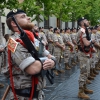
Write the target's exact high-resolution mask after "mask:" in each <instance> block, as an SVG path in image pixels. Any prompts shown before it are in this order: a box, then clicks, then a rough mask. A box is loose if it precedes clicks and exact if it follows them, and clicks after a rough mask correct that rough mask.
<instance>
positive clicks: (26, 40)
mask: <svg viewBox="0 0 100 100" xmlns="http://www.w3.org/2000/svg"><path fill="white" fill-rule="evenodd" d="M12 20H13V21H14V22H15V24H16V25H17V27H18V29H19V31H20V38H21V40H22V41H23V42H24V44H25V45H26V47H27V50H28V51H29V53H30V54H31V55H32V57H33V58H35V60H39V61H40V62H41V63H43V62H44V61H45V60H46V59H47V57H42V58H39V55H38V51H37V50H36V49H35V47H34V46H33V44H32V43H31V41H30V39H29V38H28V36H27V34H26V33H25V32H24V31H23V29H22V28H21V27H20V26H19V25H18V23H17V21H16V19H15V17H14V16H12ZM40 43H41V42H40ZM51 71H52V70H51ZM41 75H42V77H44V76H45V75H46V77H47V79H48V80H49V82H50V83H51V84H53V83H54V75H53V74H52V73H51V72H50V71H49V70H43V69H42V71H41Z"/></svg>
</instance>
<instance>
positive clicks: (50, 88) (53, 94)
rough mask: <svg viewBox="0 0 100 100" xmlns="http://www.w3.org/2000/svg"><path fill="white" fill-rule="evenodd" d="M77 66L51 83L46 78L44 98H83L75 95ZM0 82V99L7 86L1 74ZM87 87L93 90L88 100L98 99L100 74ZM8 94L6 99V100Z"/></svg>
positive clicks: (56, 77) (99, 99)
mask: <svg viewBox="0 0 100 100" xmlns="http://www.w3.org/2000/svg"><path fill="white" fill-rule="evenodd" d="M79 73H80V70H79V66H78V65H77V66H74V67H73V68H72V69H71V70H66V72H65V73H64V74H60V75H58V76H55V82H54V84H53V85H51V84H50V83H49V82H48V80H47V86H46V88H45V89H43V91H44V92H45V94H46V97H45V100H83V99H79V98H78V97H77V94H78V78H79ZM0 82H1V83H4V84H5V87H4V88H0V100H1V97H2V95H3V93H4V90H5V89H6V87H7V79H6V78H5V77H4V76H3V75H1V76H0ZM88 88H90V89H92V90H94V93H93V94H91V95H89V96H90V100H100V74H99V75H97V76H96V78H95V80H93V81H92V84H90V85H88ZM8 98H9V96H8V97H7V99H6V100H8Z"/></svg>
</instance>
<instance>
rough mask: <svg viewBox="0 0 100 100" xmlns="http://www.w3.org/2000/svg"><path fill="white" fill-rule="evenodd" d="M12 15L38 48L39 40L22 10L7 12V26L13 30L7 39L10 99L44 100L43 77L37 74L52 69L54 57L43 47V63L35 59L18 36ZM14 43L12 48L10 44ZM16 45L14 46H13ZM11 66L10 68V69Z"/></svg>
mask: <svg viewBox="0 0 100 100" xmlns="http://www.w3.org/2000/svg"><path fill="white" fill-rule="evenodd" d="M12 17H14V18H15V19H16V21H17V23H18V24H19V26H20V27H21V28H22V29H23V30H24V31H25V32H26V34H27V36H28V37H29V39H30V41H31V42H32V44H34V47H35V48H39V41H38V40H37V39H36V38H35V37H34V35H33V33H32V32H31V30H32V29H33V27H34V25H33V23H32V22H31V21H30V18H29V17H28V16H27V15H26V13H25V12H24V11H23V10H20V9H14V10H12V11H10V12H9V13H8V14H7V18H6V23H7V26H8V28H9V29H10V30H11V31H13V32H15V33H14V34H13V35H12V36H11V37H10V38H9V41H10V40H12V43H11V45H9V41H8V46H7V47H8V60H9V64H10V65H9V66H10V80H11V88H12V91H10V100H14V99H15V100H18V99H19V100H44V93H43V91H42V89H43V86H44V84H43V80H42V79H43V77H41V75H40V74H39V73H40V72H41V70H42V69H44V70H47V69H52V68H53V67H54V65H55V61H54V57H53V56H52V55H51V54H50V53H49V52H48V51H47V50H46V49H45V48H44V49H43V53H42V54H43V56H45V57H47V58H48V59H45V60H44V62H43V63H41V61H39V60H36V59H35V58H34V57H32V55H31V54H30V53H29V51H28V50H27V48H26V46H25V44H24V42H23V41H22V40H21V39H20V38H19V35H20V32H19V29H18V27H17V25H16V24H15V22H14V20H13V18H12ZM13 44H14V48H13V47H12V45H13ZM15 47H16V48H15ZM11 68H12V69H11Z"/></svg>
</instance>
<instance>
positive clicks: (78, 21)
mask: <svg viewBox="0 0 100 100" xmlns="http://www.w3.org/2000/svg"><path fill="white" fill-rule="evenodd" d="M85 19H86V18H85V17H82V18H79V19H78V20H77V23H78V25H79V23H80V22H81V21H83V20H85Z"/></svg>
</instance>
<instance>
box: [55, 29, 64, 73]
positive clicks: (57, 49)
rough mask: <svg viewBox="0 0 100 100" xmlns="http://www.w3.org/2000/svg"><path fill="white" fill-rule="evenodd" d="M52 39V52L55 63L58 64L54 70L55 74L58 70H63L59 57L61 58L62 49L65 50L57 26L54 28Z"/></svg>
mask: <svg viewBox="0 0 100 100" xmlns="http://www.w3.org/2000/svg"><path fill="white" fill-rule="evenodd" d="M53 41H54V53H53V54H54V56H55V57H56V59H57V64H58V66H56V69H55V71H54V72H55V74H56V75H58V74H59V72H61V73H63V72H65V71H64V69H63V66H60V59H61V55H62V54H63V51H64V50H65V45H64V42H63V40H62V37H61V36H60V31H59V29H58V28H55V29H54V36H53Z"/></svg>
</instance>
